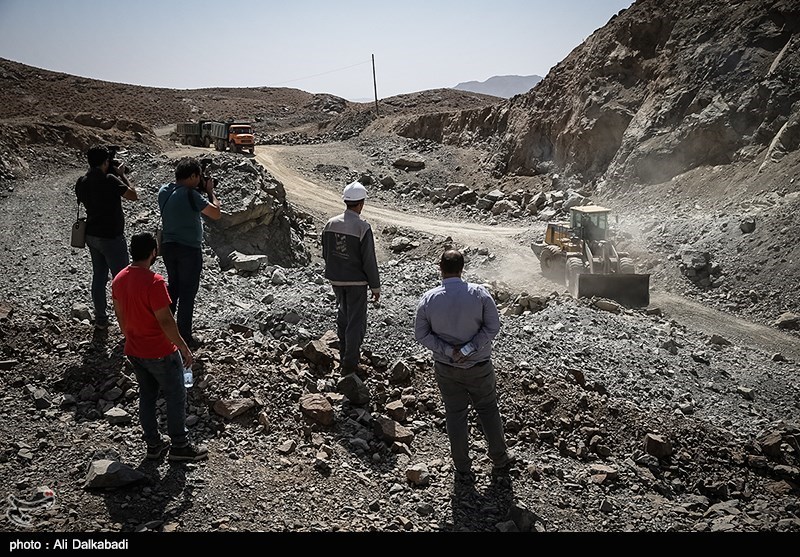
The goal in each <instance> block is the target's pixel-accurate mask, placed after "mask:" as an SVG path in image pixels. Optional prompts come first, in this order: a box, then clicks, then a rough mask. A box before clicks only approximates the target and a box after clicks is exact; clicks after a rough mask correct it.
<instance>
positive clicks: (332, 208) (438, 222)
mask: <svg viewBox="0 0 800 557" xmlns="http://www.w3.org/2000/svg"><path fill="white" fill-rule="evenodd" d="M303 151H307V149H304V148H302V147H292V146H263V145H262V146H258V147H257V148H256V159H257V160H258V161H259V162H260V163H261V164H262V165H264V167H266V168H267V169H268V170H269V171H270V172H271V173H272V175H273V176H275V178H277V179H278V180H280V181H281V182H282V183H283V185H284V188H285V189H286V195H287V198H288V199H289V201H290V202H291V203H293V204H295V205H297V206H298V207H301V208H303V209H304V210H306V211H308V212H309V213H311V214H314V215H316V216H319V217H320V218H324V217H325V216H326V215H332V214H335V213H337V212H339V211H341V210H342V201H341V194H340V192H339V190H338V189H334V188H332V187H329V186H326V185H323V184H318V183H315V182H313V181H311V180H309V179H308V178H305V177H304V176H302V175H301V174H300V173H299V172H298V170H297V169H296V165H294V164H292V163H291V162H289V161H291V160H297V158H296V157H297V155H298V152H300V153H301V154H302V152H303ZM336 156H337V157H341V156H343V153H340V152H337V154H336ZM354 166H355V165H354ZM364 216H365V218H367V220H369V221H370V222H371V223H373V224H375V225H394V226H398V227H405V228H410V229H413V230H417V231H419V232H422V233H426V234H434V235H440V236H443V237H446V236H450V237H451V238H452V239H453V240H454V241H456V242H458V243H460V244H462V245H469V246H476V247H486V248H488V249H489V252H490V253H491V254H493V256H494V261H493V263H492V267H491V273H492V276H491V277H485V278H487V279H488V280H497V281H500V282H503V283H505V284H507V285H508V286H509V287H511V288H513V289H517V290H524V291H527V292H528V293H529V294H534V295H547V294H548V293H550V292H552V291H554V290H558V291H561V290H563V288H564V287H563V285H559V284H557V283H555V282H552V281H551V280H548V279H546V278H545V277H543V276H542V275H541V273H540V270H539V262H538V260H537V258H536V256H535V255H534V254H533V252H532V251H531V249H530V247H529V244H528V242H526V241H523V240H521V236H522V235H524V234H525V233H526V232H529V229H528V228H523V227H508V226H490V225H482V224H475V223H464V222H452V221H444V220H442V219H441V218H435V217H425V216H420V215H416V214H410V213H408V212H405V211H402V210H398V209H394V208H391V207H387V206H383V205H380V204H378V203H376V202H371V203H369V204H368V205H367V206H366V207H365V210H364ZM650 300H651V306H657V307H659V308H661V310H662V312H663V313H664V315H665V316H666V317H667V318H670V319H675V320H677V321H679V322H681V323H683V324H684V325H686V326H687V327H688V328H690V329H693V330H695V331H697V332H698V333H701V334H706V335H711V334H717V335H720V336H722V337H723V338H726V339H728V340H729V341H731V342H733V343H734V344H736V345H739V346H745V347H752V348H757V349H760V350H763V351H765V352H768V353H781V354H783V356H785V357H786V358H788V359H790V360H793V361H797V360H800V340H797V339H796V338H794V337H792V336H790V335H788V334H786V333H783V332H781V331H779V330H777V329H773V328H770V327H766V326H763V325H759V324H757V323H752V322H749V321H746V320H744V319H739V318H737V317H734V316H732V315H730V314H727V313H723V312H720V311H717V310H715V309H713V308H709V307H706V306H703V305H701V304H699V303H697V302H693V301H691V300H688V299H686V298H683V297H681V296H676V295H674V294H670V293H666V292H660V291H658V290H657V289H654V288H652V286H651V295H650Z"/></svg>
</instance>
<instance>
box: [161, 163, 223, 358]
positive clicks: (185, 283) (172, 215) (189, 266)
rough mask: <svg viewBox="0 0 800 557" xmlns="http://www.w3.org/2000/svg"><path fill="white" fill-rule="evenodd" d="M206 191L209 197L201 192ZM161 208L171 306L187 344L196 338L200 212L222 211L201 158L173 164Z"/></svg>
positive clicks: (193, 344) (215, 216) (211, 215)
mask: <svg viewBox="0 0 800 557" xmlns="http://www.w3.org/2000/svg"><path fill="white" fill-rule="evenodd" d="M198 189H200V190H201V191H204V192H206V194H207V195H208V200H206V198H205V197H203V196H202V195H201V194H200V192H199V191H198ZM158 207H159V209H161V228H162V232H161V256H162V257H163V258H164V266H166V268H167V281H168V290H169V297H170V298H171V299H172V305H171V306H170V309H171V310H172V313H173V314H177V315H176V319H175V320H176V321H177V323H178V330H179V331H180V333H181V336H182V337H183V338H184V339H185V340H186V343H187V344H188V345H189V347H190V348H197V345H198V342H197V340H196V339H195V338H194V337H193V336H192V315H193V313H194V299H195V297H196V296H197V291H198V290H199V289H200V273H201V272H202V270H203V252H202V251H201V247H202V244H203V221H202V219H201V217H200V215H201V214H203V215H205V216H207V217H208V218H210V219H212V220H218V219H219V218H220V216H221V215H222V212H221V211H220V208H219V198H217V196H216V194H215V193H214V180H213V179H212V178H206V177H204V176H203V169H202V167H201V165H200V161H198V160H197V159H195V158H192V157H185V158H183V159H181V160H180V161H178V165H177V166H176V167H175V183H173V184H167V185H165V186H162V187H161V189H160V190H159V191H158Z"/></svg>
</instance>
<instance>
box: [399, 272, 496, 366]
mask: <svg viewBox="0 0 800 557" xmlns="http://www.w3.org/2000/svg"><path fill="white" fill-rule="evenodd" d="M499 331H500V316H499V315H498V313H497V306H496V305H495V303H494V300H493V299H492V295H491V294H489V291H488V290H486V288H485V287H483V286H481V285H479V284H473V283H470V282H465V281H464V280H462V279H461V278H459V277H453V278H446V279H444V280H442V284H441V286H437V287H436V288H432V289H431V290H428V291H427V292H426V293H425V294H423V295H422V298H420V300H419V303H418V304H417V316H416V319H415V321H414V337H415V338H416V340H417V342H419V343H420V344H421V345H422V346H424V347H426V348H429V349H430V350H431V352H432V353H433V359H434V360H436V361H437V362H442V363H443V364H447V365H450V366H453V367H461V368H468V367H472V366H474V365H475V364H477V363H479V362H484V361H487V360H489V359H491V355H492V339H494V337H495V336H496V335H497V333H498V332H499ZM468 342H472V343H473V344H474V345H475V348H476V350H475V352H473V353H472V354H470V355H469V356H468V357H467V358H466V359H464V360H462V361H461V362H455V361H454V360H453V358H452V355H453V348H454V347H461V346H462V345H464V344H466V343H468Z"/></svg>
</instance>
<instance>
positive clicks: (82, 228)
mask: <svg viewBox="0 0 800 557" xmlns="http://www.w3.org/2000/svg"><path fill="white" fill-rule="evenodd" d="M70 245H71V246H72V247H73V248H85V247H86V217H82V216H81V202H80V201H78V214H77V216H76V217H75V223H74V224H73V225H72V237H71V238H70Z"/></svg>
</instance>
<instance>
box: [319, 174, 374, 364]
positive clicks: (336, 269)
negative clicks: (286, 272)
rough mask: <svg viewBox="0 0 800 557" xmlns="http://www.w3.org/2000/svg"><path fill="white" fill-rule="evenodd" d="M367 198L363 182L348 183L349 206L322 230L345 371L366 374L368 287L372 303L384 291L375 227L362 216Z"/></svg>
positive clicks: (346, 193) (344, 195)
mask: <svg viewBox="0 0 800 557" xmlns="http://www.w3.org/2000/svg"><path fill="white" fill-rule="evenodd" d="M366 198H367V189H366V188H365V187H364V185H363V184H361V182H358V181H356V182H353V183H351V184H348V185H347V186H346V187H345V188H344V192H343V194H342V200H343V201H344V203H345V205H346V206H347V209H346V210H345V212H344V213H342V214H341V215H337V216H335V217H333V218H331V219H330V220H329V221H328V222H327V224H325V228H324V229H323V231H322V258H323V259H324V260H325V278H327V279H328V280H329V281H330V282H331V285H332V286H333V291H334V293H335V294H336V304H337V313H336V333H337V335H338V337H339V356H340V361H341V372H342V375H348V374H350V373H356V372H358V373H359V374H360V375H363V371H362V370H361V368H360V367H359V365H358V363H359V360H360V357H361V343H362V342H364V335H365V334H366V332H367V298H368V293H367V289H369V290H370V291H371V292H372V302H373V303H377V302H378V299H379V298H380V291H381V282H380V277H379V276H378V260H377V258H376V257H375V240H374V238H373V235H372V227H371V226H370V225H369V223H368V222H367V221H365V220H364V219H363V218H361V211H362V209H363V208H364V201H365V200H366Z"/></svg>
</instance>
